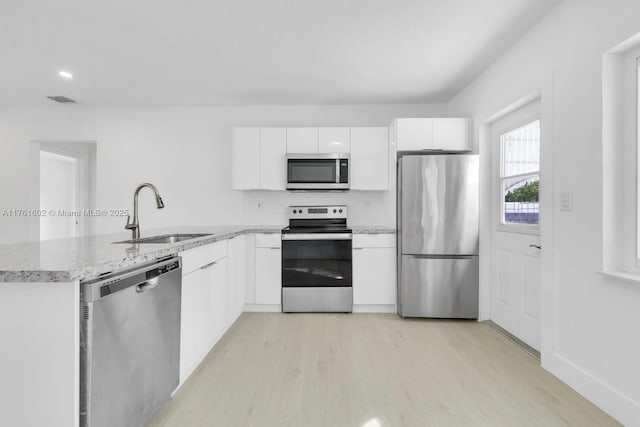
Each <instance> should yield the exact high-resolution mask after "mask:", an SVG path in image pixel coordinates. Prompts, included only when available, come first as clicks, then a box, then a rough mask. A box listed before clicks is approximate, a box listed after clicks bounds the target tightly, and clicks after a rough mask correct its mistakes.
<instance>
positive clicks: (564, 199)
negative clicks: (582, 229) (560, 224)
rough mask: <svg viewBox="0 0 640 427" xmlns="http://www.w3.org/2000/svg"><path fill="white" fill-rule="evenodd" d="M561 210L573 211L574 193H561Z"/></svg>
mask: <svg viewBox="0 0 640 427" xmlns="http://www.w3.org/2000/svg"><path fill="white" fill-rule="evenodd" d="M560 210H561V211H572V210H573V193H572V192H570V191H564V192H562V193H560Z"/></svg>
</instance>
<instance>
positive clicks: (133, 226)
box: [124, 182, 164, 240]
mask: <svg viewBox="0 0 640 427" xmlns="http://www.w3.org/2000/svg"><path fill="white" fill-rule="evenodd" d="M144 187H149V188H150V189H152V190H153V192H154V193H155V195H156V207H157V208H158V209H162V208H164V202H163V201H162V197H160V194H158V189H157V188H156V187H155V185H153V184H150V183H148V182H145V183H144V184H140V185H138V188H136V191H135V193H133V222H131V216H130V215H129V216H127V225H125V226H124V228H125V229H126V230H131V237H132V239H134V240H135V239H139V238H140V223H139V222H138V193H139V192H140V190H142V189H143V188H144Z"/></svg>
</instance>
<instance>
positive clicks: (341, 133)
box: [318, 127, 350, 154]
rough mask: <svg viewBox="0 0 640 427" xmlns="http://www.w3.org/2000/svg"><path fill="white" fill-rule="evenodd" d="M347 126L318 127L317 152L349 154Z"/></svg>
mask: <svg viewBox="0 0 640 427" xmlns="http://www.w3.org/2000/svg"><path fill="white" fill-rule="evenodd" d="M349 139H350V138H349V128H345V127H340V128H331V127H325V128H319V129H318V152H319V153H329V154H333V153H346V154H349V150H350V149H349V145H350V144H349Z"/></svg>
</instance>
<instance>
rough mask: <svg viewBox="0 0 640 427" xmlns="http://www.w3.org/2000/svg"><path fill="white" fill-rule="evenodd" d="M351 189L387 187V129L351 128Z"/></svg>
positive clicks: (379, 188)
mask: <svg viewBox="0 0 640 427" xmlns="http://www.w3.org/2000/svg"><path fill="white" fill-rule="evenodd" d="M350 159H351V162H350V163H351V164H350V167H351V171H350V172H351V189H352V190H387V189H388V188H389V129H388V128H386V127H358V128H351V156H350Z"/></svg>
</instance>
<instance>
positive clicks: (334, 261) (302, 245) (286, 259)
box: [282, 233, 352, 288]
mask: <svg viewBox="0 0 640 427" xmlns="http://www.w3.org/2000/svg"><path fill="white" fill-rule="evenodd" d="M351 283H352V282H351V234H350V233H308V234H302V233H290V234H283V235H282V287H283V288H316V287H324V288H330V287H351Z"/></svg>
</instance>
